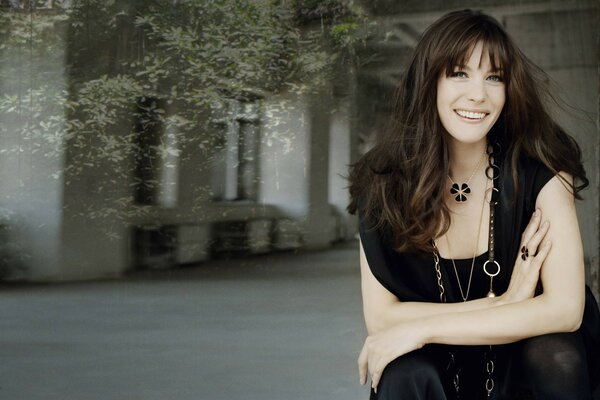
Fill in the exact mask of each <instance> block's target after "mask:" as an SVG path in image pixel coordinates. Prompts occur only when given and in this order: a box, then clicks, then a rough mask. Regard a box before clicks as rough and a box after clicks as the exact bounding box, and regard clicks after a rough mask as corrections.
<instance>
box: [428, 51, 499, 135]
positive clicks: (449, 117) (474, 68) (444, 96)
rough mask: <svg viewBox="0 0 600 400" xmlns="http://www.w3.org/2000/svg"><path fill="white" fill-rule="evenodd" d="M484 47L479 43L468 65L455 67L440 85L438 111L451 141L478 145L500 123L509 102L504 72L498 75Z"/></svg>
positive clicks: (440, 81)
mask: <svg viewBox="0 0 600 400" xmlns="http://www.w3.org/2000/svg"><path fill="white" fill-rule="evenodd" d="M482 53H483V44H482V43H481V42H479V43H477V44H476V45H475V47H474V48H473V51H472V53H471V56H470V57H469V59H468V61H467V62H466V65H462V66H455V67H454V70H453V71H452V73H451V74H450V75H449V76H446V74H445V73H442V75H441V76H440V78H439V80H438V83H437V110H438V114H439V117H440V120H441V122H442V125H443V126H444V128H445V130H446V132H448V134H449V136H450V138H451V140H456V141H458V142H461V143H469V144H472V143H477V142H479V141H481V140H485V137H486V135H487V133H488V132H489V131H490V129H491V128H492V126H494V123H495V122H496V121H497V120H498V117H499V116H500V113H501V112H502V107H504V102H505V99H506V89H505V85H504V82H503V81H502V74H501V72H500V71H494V68H493V66H492V65H491V63H490V59H489V56H488V54H487V53H486V54H482Z"/></svg>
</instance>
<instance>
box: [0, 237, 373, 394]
mask: <svg viewBox="0 0 600 400" xmlns="http://www.w3.org/2000/svg"><path fill="white" fill-rule="evenodd" d="M365 332H366V331H365V328H364V325H363V321H362V311H361V302H360V282H359V267H358V250H357V243H356V242H352V243H347V244H343V245H339V246H336V247H334V248H333V249H329V250H325V251H320V252H313V253H308V252H306V253H304V252H299V253H296V254H295V253H293V252H287V253H275V254H270V255H263V256H255V257H249V258H246V259H238V260H228V261H227V260H220V261H213V262H210V263H206V264H203V265H198V266H196V267H190V268H182V269H177V270H170V271H149V272H141V273H136V274H135V275H132V276H128V277H127V278H125V279H122V280H118V281H106V282H93V283H70V284H53V285H2V286H0V360H1V362H0V399H11V400H36V399H40V400H41V399H44V400H55V399H56V400H59V399H60V400H68V399H75V400H85V399H94V400H100V399H101V400H117V399H118V400H125V399H127V400H129V399H141V400H154V399H172V400H187V399H194V400H204V399H207V400H220V399H223V400H225V399H227V400H233V399H245V400H252V399H260V400H270V399H272V400H296V399H297V400H311V399H315V400H316V399H319V400H320V399H328V400H359V399H366V398H368V390H367V388H366V387H362V386H360V385H359V384H358V374H357V370H356V357H357V355H358V351H359V350H360V346H361V345H362V341H363V339H364V335H365Z"/></svg>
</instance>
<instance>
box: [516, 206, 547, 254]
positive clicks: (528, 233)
mask: <svg viewBox="0 0 600 400" xmlns="http://www.w3.org/2000/svg"><path fill="white" fill-rule="evenodd" d="M541 216H542V210H540V209H539V208H538V209H536V210H535V212H534V213H533V215H532V216H531V220H530V221H529V224H527V227H526V228H525V231H524V232H523V236H522V238H521V247H522V246H524V245H526V244H527V242H529V240H531V237H532V236H533V235H534V234H535V232H536V231H537V230H538V227H539V225H540V221H541Z"/></svg>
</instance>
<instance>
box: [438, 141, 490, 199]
mask: <svg viewBox="0 0 600 400" xmlns="http://www.w3.org/2000/svg"><path fill="white" fill-rule="evenodd" d="M485 156H486V153H483V156H482V157H481V160H479V163H478V164H477V166H476V167H475V169H474V170H473V173H471V176H470V177H469V179H467V181H466V182H464V183H462V184H460V185H459V184H458V183H456V182H454V179H452V177H451V176H450V174H448V175H447V176H448V179H450V182H452V186H450V194H452V195H453V196H454V200H455V201H456V202H457V203H464V202H465V201H467V200H468V197H467V195H468V194H469V193H471V188H470V187H469V182H471V179H473V177H474V176H475V173H476V172H477V171H478V170H479V167H480V166H481V163H482V162H483V160H484V159H485Z"/></svg>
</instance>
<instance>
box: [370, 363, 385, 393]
mask: <svg viewBox="0 0 600 400" xmlns="http://www.w3.org/2000/svg"><path fill="white" fill-rule="evenodd" d="M388 363H389V360H388V359H387V358H385V357H381V358H379V360H377V362H376V363H375V364H374V365H375V367H374V368H373V374H372V375H371V387H372V388H373V390H375V393H377V386H379V381H380V380H381V375H382V374H383V370H384V369H385V367H386V366H387V365H388Z"/></svg>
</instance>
